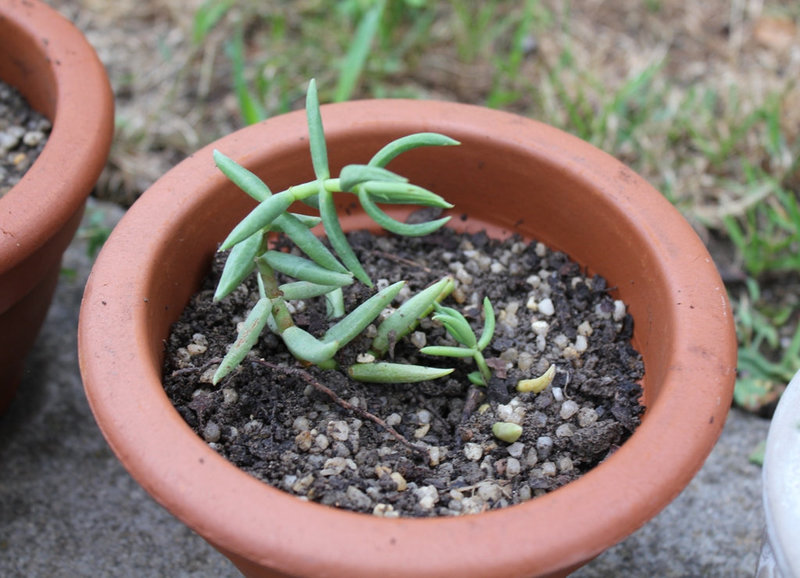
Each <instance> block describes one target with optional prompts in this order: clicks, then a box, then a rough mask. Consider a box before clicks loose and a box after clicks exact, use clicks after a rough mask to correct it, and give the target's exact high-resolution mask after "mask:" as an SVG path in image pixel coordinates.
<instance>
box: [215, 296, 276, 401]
mask: <svg viewBox="0 0 800 578" xmlns="http://www.w3.org/2000/svg"><path fill="white" fill-rule="evenodd" d="M271 305H272V303H271V301H270V300H269V299H267V298H266V297H262V298H261V299H259V300H258V302H256V304H255V305H254V306H253V308H252V309H251V310H250V313H249V314H248V315H247V319H245V320H244V323H243V324H242V326H241V330H240V331H239V335H238V336H237V337H236V341H234V343H233V345H231V348H230V349H229V350H228V353H226V354H225V357H224V358H223V359H222V362H221V363H220V364H219V367H218V368H217V371H216V372H215V373H214V377H213V378H212V380H211V381H212V383H214V385H216V384H217V383H219V380H221V379H222V378H223V377H225V376H226V375H228V374H229V373H230V372H231V371H233V370H234V369H235V368H236V367H237V366H238V365H239V364H240V363H241V362H242V360H243V359H244V358H245V357H246V356H247V354H248V353H249V352H250V350H251V349H253V346H254V345H255V344H256V342H258V336H259V335H261V330H262V329H264V326H265V325H266V324H267V321H268V320H269V318H270V310H271Z"/></svg>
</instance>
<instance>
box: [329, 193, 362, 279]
mask: <svg viewBox="0 0 800 578" xmlns="http://www.w3.org/2000/svg"><path fill="white" fill-rule="evenodd" d="M318 198H319V212H320V215H321V216H322V223H323V226H324V227H325V233H326V234H327V235H328V241H330V243H331V245H332V246H333V249H334V250H335V251H336V254H337V255H339V258H340V259H341V260H342V263H344V266H345V267H347V269H348V271H350V272H351V273H352V274H353V275H355V277H356V279H358V280H359V281H361V282H362V283H363V284H364V285H366V286H367V287H372V280H371V279H370V278H369V275H367V272H366V271H364V267H362V266H361V262H360V261H359V260H358V257H356V254H355V253H354V252H353V249H352V247H350V243H348V242H347V237H345V234H344V231H342V226H341V225H340V224H339V216H338V215H337V214H336V206H335V205H334V204H333V193H331V192H330V191H328V190H326V189H325V188H324V187H320V191H319V195H318Z"/></svg>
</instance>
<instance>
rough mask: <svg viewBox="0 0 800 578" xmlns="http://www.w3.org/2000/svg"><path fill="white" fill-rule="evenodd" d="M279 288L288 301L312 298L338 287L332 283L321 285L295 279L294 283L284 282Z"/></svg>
mask: <svg viewBox="0 0 800 578" xmlns="http://www.w3.org/2000/svg"><path fill="white" fill-rule="evenodd" d="M278 289H280V290H281V293H283V298H284V299H286V300H287V301H297V300H298V299H312V298H314V297H319V296H320V295H325V294H326V293H330V292H331V291H335V290H336V287H334V286H332V285H319V284H317V283H311V282H309V281H293V282H292V283H284V284H283V285H281V286H280V287H278Z"/></svg>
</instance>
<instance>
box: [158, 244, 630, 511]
mask: <svg viewBox="0 0 800 578" xmlns="http://www.w3.org/2000/svg"><path fill="white" fill-rule="evenodd" d="M349 238H350V242H351V244H352V245H353V246H354V248H355V249H356V252H357V253H358V254H359V257H360V258H361V260H362V263H363V264H364V266H365V269H366V270H367V272H368V273H369V274H370V276H371V277H372V279H373V280H376V281H377V282H376V285H377V286H378V287H381V286H384V285H385V284H386V283H388V280H387V279H386V278H384V277H382V276H383V275H387V273H390V274H391V277H390V278H391V279H392V280H394V279H406V280H407V281H408V288H409V292H408V293H401V294H400V296H399V297H398V301H402V299H404V298H408V296H409V295H410V294H413V293H415V292H416V291H418V290H420V289H422V288H424V287H425V286H427V285H429V284H430V283H432V282H434V281H436V280H438V279H440V278H441V277H442V276H444V275H448V274H449V275H452V276H453V278H454V279H455V280H456V289H455V290H454V292H453V294H452V295H451V296H450V297H449V298H448V300H447V301H446V302H445V304H448V305H451V306H454V307H456V308H458V309H459V310H460V311H462V312H463V313H464V314H465V316H466V317H467V319H468V320H469V321H470V323H471V324H472V326H473V329H474V330H475V332H476V334H480V330H481V329H482V326H483V320H482V319H481V316H482V309H481V302H482V300H483V297H484V296H488V297H489V298H490V299H491V302H492V304H493V306H494V309H495V313H496V316H497V329H496V332H495V335H494V339H493V341H492V343H491V344H490V345H489V348H487V350H486V351H485V352H484V354H485V355H486V357H487V361H488V363H489V364H490V365H491V367H492V368H493V372H494V376H493V378H492V380H491V382H490V384H489V386H488V387H486V388H475V387H474V386H472V387H471V386H470V384H469V381H468V379H467V377H466V376H467V374H468V373H469V372H470V371H472V370H473V369H474V367H473V366H471V363H465V362H464V361H462V360H449V359H443V358H426V356H424V355H422V354H420V353H419V348H420V347H422V346H423V344H428V345H430V344H439V343H441V344H450V345H453V344H454V343H453V342H452V341H451V340H450V338H449V337H448V336H447V335H446V333H445V331H444V330H443V329H442V328H441V327H440V326H437V324H436V323H434V322H432V321H430V320H429V319H428V320H423V321H422V322H421V323H420V325H419V327H418V330H417V331H415V332H414V333H412V334H411V335H410V336H408V337H406V338H404V339H403V340H401V341H400V342H398V343H397V344H396V346H395V348H394V351H393V355H394V361H396V362H408V363H421V364H426V365H440V366H446V367H456V370H455V372H453V373H452V374H451V375H450V376H448V377H446V378H442V379H439V380H436V381H431V382H423V383H418V384H412V385H408V384H398V385H395V384H390V385H385V384H365V383H359V382H355V381H353V380H351V379H349V378H348V377H346V375H345V374H344V373H343V372H340V371H336V370H328V371H322V370H320V369H318V368H316V367H314V366H311V367H307V368H301V367H300V366H299V365H298V364H297V362H296V361H295V360H294V359H293V358H292V357H291V356H290V355H289V354H288V352H287V351H286V348H285V347H284V346H283V344H282V343H281V342H280V340H279V339H278V338H277V337H276V336H275V335H273V334H271V333H269V332H266V333H265V334H264V335H262V336H261V338H260V340H259V342H258V343H257V345H256V347H255V349H254V351H253V352H251V354H250V355H249V356H248V357H247V358H246V359H245V361H244V363H243V364H242V366H241V367H240V368H239V369H238V370H237V371H236V372H234V374H232V375H231V376H230V377H229V378H228V379H226V380H224V381H223V382H222V383H221V384H220V385H219V386H218V387H214V386H212V385H211V377H212V375H213V373H214V371H215V369H216V367H217V364H218V363H219V360H220V358H221V357H222V356H223V355H224V353H225V351H226V347H227V345H228V344H229V343H231V342H232V341H233V340H234V339H235V336H236V324H237V323H239V322H241V321H243V320H244V318H245V316H246V314H247V311H248V310H249V308H250V307H251V306H252V305H253V304H254V303H255V300H256V299H257V290H256V287H255V282H254V280H252V279H251V280H249V281H248V283H247V284H245V285H243V286H241V287H239V288H238V289H237V290H236V291H234V292H233V293H232V294H231V295H230V296H228V297H227V298H225V299H224V300H222V301H221V302H219V303H213V302H212V295H213V291H214V287H215V284H216V281H217V279H218V278H219V272H220V271H221V266H222V264H223V263H224V257H222V256H220V257H218V259H217V260H216V262H215V264H214V267H213V268H212V271H211V273H210V274H209V276H208V277H207V279H206V280H205V284H204V286H203V288H202V290H201V291H200V292H199V293H197V294H196V295H195V296H194V298H193V299H192V301H191V302H190V304H189V305H188V306H187V308H186V310H185V311H184V312H183V315H182V317H181V318H180V320H179V321H178V322H177V323H176V324H175V326H174V327H173V330H172V333H171V334H170V337H169V339H168V341H167V346H166V348H167V351H166V356H165V367H164V386H165V390H166V392H167V394H168V396H169V397H170V399H171V400H172V402H173V404H174V405H175V407H176V409H177V411H178V412H179V413H180V414H181V415H182V416H183V418H184V419H185V421H186V422H187V423H188V424H189V425H190V426H191V427H192V428H193V429H194V431H195V432H197V434H198V435H200V436H201V437H202V438H204V439H205V441H206V442H207V443H208V444H209V445H210V446H211V447H212V448H213V449H215V450H216V451H218V452H219V453H220V454H222V455H223V456H225V457H226V458H227V459H228V460H230V461H231V462H233V463H234V464H236V465H237V466H238V467H240V468H242V469H243V470H245V471H247V472H249V473H251V474H252V475H254V476H256V477H257V478H259V479H261V480H263V481H265V482H267V483H269V484H271V485H273V486H275V487H277V488H280V489H283V490H285V491H287V492H291V493H293V494H295V495H297V496H299V497H300V498H302V499H307V500H313V501H316V502H319V503H322V504H328V505H333V506H337V507H342V508H347V509H350V510H355V511H359V512H369V513H373V514H375V515H383V516H398V515H402V516H417V517H420V516H434V515H460V514H468V513H477V512H481V511H484V510H487V509H493V508H500V507H505V506H508V505H512V504H517V503H520V502H524V501H526V500H529V499H532V498H535V497H536V496H539V495H542V494H544V493H546V492H549V491H552V490H554V489H556V488H558V487H560V486H562V485H564V484H566V483H569V482H570V481H572V480H575V479H577V478H578V477H580V476H581V475H583V474H584V473H586V472H587V471H589V470H590V469H591V468H593V467H594V466H596V465H597V464H599V463H600V462H602V461H603V460H604V459H605V458H607V457H608V456H609V455H610V454H611V453H613V452H614V451H615V450H616V449H617V448H618V447H619V445H620V444H622V443H623V442H624V441H625V440H626V439H627V438H628V437H629V436H630V434H631V433H632V432H633V430H634V429H635V428H636V427H637V426H638V424H639V421H640V416H641V414H642V412H643V411H644V407H643V406H641V405H640V403H639V398H640V396H641V388H640V386H639V385H638V384H637V382H638V381H639V380H640V379H641V378H642V376H643V373H644V366H643V362H642V360H641V357H640V355H639V354H638V353H637V352H636V351H635V350H634V349H633V347H632V346H631V343H630V339H631V336H632V329H633V320H632V318H631V316H630V315H629V314H628V313H627V311H626V308H625V305H624V303H622V302H621V301H618V300H615V299H613V298H612V297H611V296H610V295H609V293H608V291H607V287H606V282H605V280H604V279H602V278H601V277H598V276H593V277H589V276H587V275H585V274H584V272H583V271H582V270H581V268H580V266H579V265H578V264H576V263H574V262H572V261H570V260H569V259H568V258H567V256H565V255H564V254H562V253H558V252H553V251H550V250H549V249H548V248H547V247H545V246H544V245H543V244H541V243H536V242H532V243H526V242H523V241H522V240H521V239H519V238H514V237H512V238H511V239H508V240H505V241H498V240H494V239H490V238H489V237H487V236H486V235H485V234H483V233H479V234H470V235H461V234H458V233H455V232H453V231H452V230H450V229H442V230H440V231H439V232H437V233H435V234H433V235H429V236H427V237H423V238H403V237H395V236H373V235H371V234H369V233H366V232H356V233H351V234H350V236H349ZM405 291H406V290H405V289H404V292H405ZM369 292H370V290H368V289H366V288H364V287H362V286H360V285H356V286H351V288H350V290H349V291H347V293H346V297H345V299H346V305H347V310H348V311H349V310H351V309H352V308H353V307H354V306H355V304H356V303H358V302H361V301H362V300H363V299H364V298H365V297H366V296H368V293H369ZM317 301H319V300H314V301H307V302H295V303H293V308H294V319H295V322H296V323H297V324H298V325H300V326H302V327H304V328H305V329H307V330H308V331H310V332H312V333H313V334H316V335H320V334H321V333H322V332H324V330H325V328H326V327H327V321H325V310H324V305H323V304H321V303H318V302H317ZM369 334H370V329H369V328H368V330H367V331H366V332H365V335H364V336H363V337H362V338H359V339H356V340H354V341H353V342H351V344H350V345H348V346H347V347H345V348H344V349H342V350H341V351H340V352H339V354H338V357H337V360H338V361H339V363H340V365H341V366H342V367H347V366H348V365H349V364H350V363H352V362H353V360H354V359H355V358H356V357H357V356H358V354H360V353H363V352H365V351H366V350H367V349H368V347H369V344H370V340H369ZM264 360H267V361H266V362H265V361H264ZM551 364H552V365H555V367H556V372H555V376H554V378H553V381H552V383H551V384H550V385H549V386H548V387H547V388H546V389H545V390H544V391H542V392H541V393H539V394H534V393H519V392H517V391H516V385H517V382H518V381H520V380H523V379H530V378H534V377H538V376H540V375H542V374H543V373H544V372H545V371H546V370H547V369H548V368H549V367H550V365H551ZM313 382H316V383H318V384H324V386H325V387H327V388H329V389H330V390H331V395H333V396H336V398H338V399H339V400H340V401H342V402H343V403H342V404H340V403H336V402H335V401H334V398H333V397H331V395H328V394H325V393H323V392H322V388H320V387H315V386H313V385H312V383H313ZM343 405H344V406H346V407H347V409H345V408H344V407H343ZM365 412H369V414H370V415H372V416H376V417H377V418H378V419H379V420H380V421H381V424H380V425H378V424H376V422H375V421H373V420H372V419H368V417H367V416H365ZM496 422H510V423H515V424H518V425H521V426H522V435H521V436H520V437H519V439H518V440H516V441H514V442H513V443H507V442H504V441H501V440H499V439H497V438H496V437H494V436H493V434H492V425H493V424H494V423H496ZM389 428H392V429H393V430H394V431H395V432H396V433H399V434H400V435H401V436H402V437H403V438H405V439H404V440H403V441H404V442H405V443H401V441H398V439H397V437H395V436H393V435H391V432H389V431H388V429H389ZM598 499H602V497H598Z"/></svg>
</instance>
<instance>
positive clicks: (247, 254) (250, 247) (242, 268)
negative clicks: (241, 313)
mask: <svg viewBox="0 0 800 578" xmlns="http://www.w3.org/2000/svg"><path fill="white" fill-rule="evenodd" d="M262 240H263V235H262V234H261V233H260V232H259V233H255V234H254V235H250V236H249V237H247V239H245V240H244V241H242V242H241V243H239V244H237V245H236V246H234V247H233V249H231V252H230V253H229V254H228V258H227V259H226V261H225V267H224V268H223V270H222V275H220V278H219V283H217V289H216V291H215V292H214V301H219V300H220V299H223V298H225V297H226V296H227V295H229V294H230V292H231V291H233V290H234V289H236V288H237V287H238V286H239V284H240V283H241V282H242V281H244V279H245V278H246V277H247V276H248V275H249V274H250V272H251V271H252V270H253V268H254V267H255V259H256V256H257V255H258V252H259V250H260V249H261V242H262Z"/></svg>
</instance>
